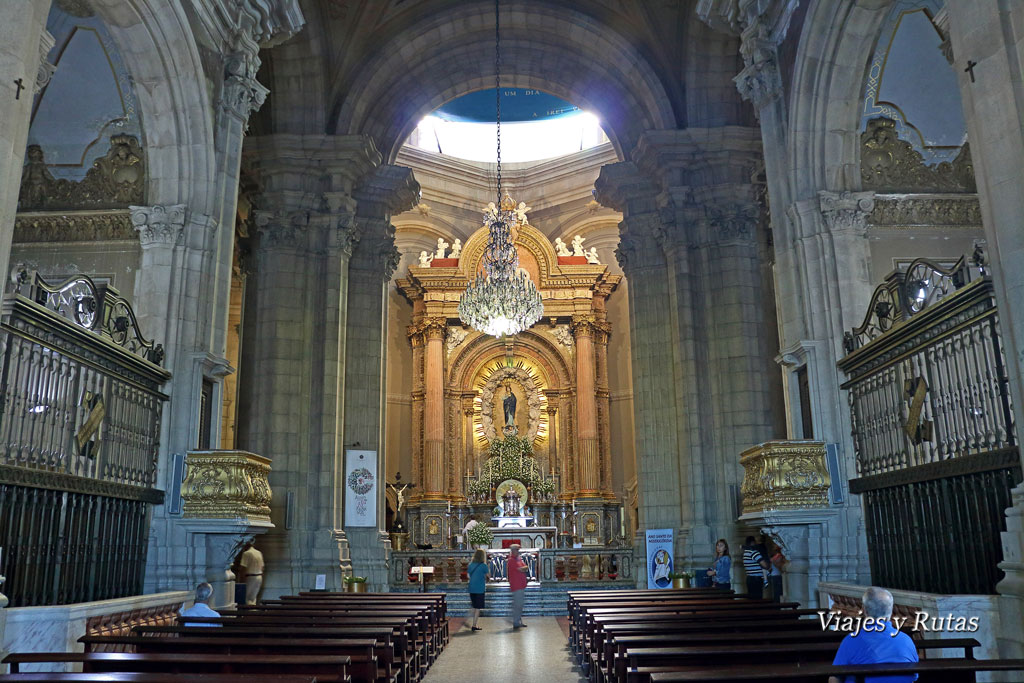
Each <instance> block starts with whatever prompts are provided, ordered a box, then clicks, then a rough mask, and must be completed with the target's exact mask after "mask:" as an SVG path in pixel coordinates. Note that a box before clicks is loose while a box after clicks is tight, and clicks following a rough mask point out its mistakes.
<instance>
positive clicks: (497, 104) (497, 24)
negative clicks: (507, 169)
mask: <svg viewBox="0 0 1024 683" xmlns="http://www.w3.org/2000/svg"><path fill="white" fill-rule="evenodd" d="M499 2H500V0H494V108H495V112H496V115H495V121H496V122H497V124H498V173H497V175H498V204H501V19H500V16H501V14H500V12H499V11H498V4H499Z"/></svg>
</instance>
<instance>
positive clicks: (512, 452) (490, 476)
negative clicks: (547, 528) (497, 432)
mask: <svg viewBox="0 0 1024 683" xmlns="http://www.w3.org/2000/svg"><path fill="white" fill-rule="evenodd" d="M487 455H488V458H487V461H486V462H485V463H484V464H483V467H481V468H480V474H479V475H478V476H477V478H476V480H475V481H473V482H471V483H470V485H469V493H470V494H471V495H472V496H474V497H476V498H478V499H481V500H486V499H488V498H489V497H490V494H491V488H492V487H494V486H496V485H498V484H499V483H501V482H503V481H505V480H506V479H518V480H519V481H521V482H523V483H524V484H526V486H527V487H529V489H530V492H531V495H532V496H533V498H534V502H541V501H544V500H545V499H550V497H551V496H552V495H553V494H554V493H555V482H554V480H552V479H545V478H544V475H543V474H541V471H540V467H538V466H537V459H536V458H535V457H533V445H532V444H531V443H530V440H529V439H527V438H524V437H521V436H514V435H513V436H507V437H505V438H504V439H495V440H494V441H492V442H491V447H490V450H489V451H488V453H487Z"/></svg>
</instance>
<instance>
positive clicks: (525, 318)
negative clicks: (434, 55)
mask: <svg viewBox="0 0 1024 683" xmlns="http://www.w3.org/2000/svg"><path fill="white" fill-rule="evenodd" d="M494 91H495V100H496V104H497V116H496V117H495V119H496V121H497V123H498V151H497V158H498V165H497V176H498V204H497V206H495V205H494V204H491V205H490V206H489V207H488V208H487V210H486V211H485V212H484V225H486V226H487V246H486V247H485V248H484V254H483V262H482V264H481V265H482V268H481V271H480V272H477V274H476V275H475V276H474V277H473V280H472V282H470V283H469V285H468V286H467V287H466V291H465V292H463V293H462V299H460V300H459V317H460V318H461V319H462V322H464V323H465V324H467V325H469V326H470V327H472V328H473V329H477V330H480V331H481V332H484V333H485V334H490V335H492V336H495V337H502V336H505V335H514V334H518V333H520V332H522V331H523V330H525V329H527V328H528V327H530V326H531V325H533V324H534V323H535V322H537V321H538V320H540V317H541V315H543V313H544V302H543V301H542V300H541V296H540V292H538V291H537V287H536V286H535V285H534V284H533V281H532V280H531V279H530V276H529V274H527V272H526V271H525V270H523V269H521V268H520V267H519V254H518V252H517V251H516V244H515V235H516V228H518V226H519V216H518V214H517V213H516V211H515V202H514V201H512V198H511V197H509V196H508V195H507V194H506V195H504V196H502V194H501V40H500V29H499V23H498V0H495V2H494Z"/></svg>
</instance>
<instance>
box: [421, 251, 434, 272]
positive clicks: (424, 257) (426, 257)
mask: <svg viewBox="0 0 1024 683" xmlns="http://www.w3.org/2000/svg"><path fill="white" fill-rule="evenodd" d="M433 260H434V255H433V254H428V253H427V252H426V251H421V252H420V268H429V267H430V262H431V261H433Z"/></svg>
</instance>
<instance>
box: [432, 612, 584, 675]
mask: <svg viewBox="0 0 1024 683" xmlns="http://www.w3.org/2000/svg"><path fill="white" fill-rule="evenodd" d="M525 621H526V624H527V627H526V628H522V629H516V630H513V629H512V625H511V624H510V623H509V622H508V621H507V620H505V619H500V618H497V617H494V618H485V619H480V622H479V623H478V624H477V625H478V626H480V627H481V628H482V629H483V630H482V631H470V630H469V626H466V627H465V628H463V629H461V630H459V631H458V632H453V633H452V637H451V642H450V643H449V644H448V647H446V648H445V649H444V652H443V653H441V656H440V657H438V659H437V661H436V662H434V665H433V666H432V667H430V671H429V672H428V673H427V675H426V677H425V678H424V679H423V683H481V682H483V683H505V681H508V682H509V683H562V682H563V681H567V682H568V683H578V682H579V681H583V680H584V679H583V677H582V675H581V674H580V671H579V668H578V667H576V666H574V662H573V658H572V654H571V653H570V652H569V643H568V640H567V639H566V637H565V633H564V632H563V631H562V628H561V627H560V626H559V624H558V622H557V621H556V620H555V617H534V618H532V619H526V620H525Z"/></svg>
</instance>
